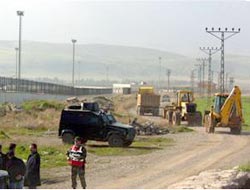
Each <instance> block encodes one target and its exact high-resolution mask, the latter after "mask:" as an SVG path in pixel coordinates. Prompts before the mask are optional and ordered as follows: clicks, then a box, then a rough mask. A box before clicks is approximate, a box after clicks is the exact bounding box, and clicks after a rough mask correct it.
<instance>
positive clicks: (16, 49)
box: [15, 47, 19, 79]
mask: <svg viewBox="0 0 250 190" xmlns="http://www.w3.org/2000/svg"><path fill="white" fill-rule="evenodd" d="M18 50H19V49H18V48H17V47H16V48H15V51H16V79H17V78H18V76H17V75H18Z"/></svg>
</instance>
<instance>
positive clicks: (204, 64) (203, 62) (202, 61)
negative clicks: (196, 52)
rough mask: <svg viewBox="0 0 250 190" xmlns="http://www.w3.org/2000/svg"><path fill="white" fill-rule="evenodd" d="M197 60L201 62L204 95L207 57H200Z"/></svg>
mask: <svg viewBox="0 0 250 190" xmlns="http://www.w3.org/2000/svg"><path fill="white" fill-rule="evenodd" d="M197 61H199V62H201V68H202V95H203V96H204V94H205V93H204V91H205V66H206V61H207V59H206V58H198V59H197Z"/></svg>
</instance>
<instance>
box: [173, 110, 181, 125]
mask: <svg viewBox="0 0 250 190" xmlns="http://www.w3.org/2000/svg"><path fill="white" fill-rule="evenodd" d="M172 122H173V125H177V126H178V125H180V124H181V114H180V112H178V111H175V112H173V116H172Z"/></svg>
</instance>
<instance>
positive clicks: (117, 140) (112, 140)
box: [108, 134, 124, 147]
mask: <svg viewBox="0 0 250 190" xmlns="http://www.w3.org/2000/svg"><path fill="white" fill-rule="evenodd" d="M108 143H109V146H111V147H123V145H124V140H123V138H122V137H121V136H120V135H116V134H113V135H110V137H109V138H108Z"/></svg>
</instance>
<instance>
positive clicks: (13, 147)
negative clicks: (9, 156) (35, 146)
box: [9, 143, 16, 153]
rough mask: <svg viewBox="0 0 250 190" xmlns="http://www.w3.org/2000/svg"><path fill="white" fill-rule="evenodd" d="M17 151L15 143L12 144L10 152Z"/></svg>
mask: <svg viewBox="0 0 250 190" xmlns="http://www.w3.org/2000/svg"><path fill="white" fill-rule="evenodd" d="M15 150H16V144H15V143H10V146H9V151H13V152H14V153H15Z"/></svg>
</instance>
